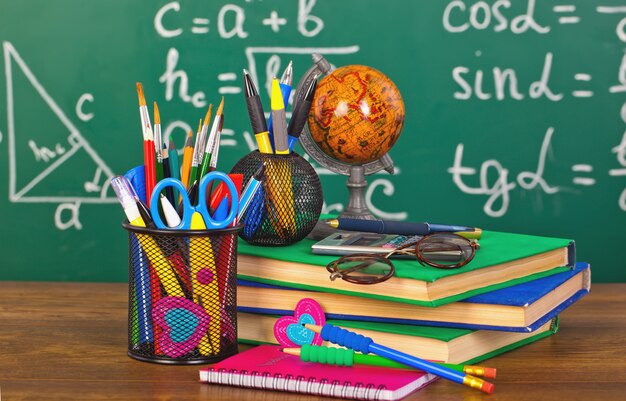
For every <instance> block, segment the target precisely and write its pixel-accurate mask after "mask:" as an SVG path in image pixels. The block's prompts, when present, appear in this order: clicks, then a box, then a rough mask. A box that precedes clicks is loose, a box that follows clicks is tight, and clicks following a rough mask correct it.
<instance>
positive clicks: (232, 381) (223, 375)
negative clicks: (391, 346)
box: [206, 368, 386, 400]
mask: <svg viewBox="0 0 626 401" xmlns="http://www.w3.org/2000/svg"><path fill="white" fill-rule="evenodd" d="M207 377H208V380H206V381H207V382H209V383H222V384H228V385H230V386H238V387H248V388H262V389H265V390H277V391H291V392H298V393H306V394H313V395H317V396H320V397H322V396H335V397H336V396H339V397H341V398H353V399H364V400H378V399H380V397H381V393H382V391H384V390H386V387H385V386H384V385H380V386H378V387H377V386H375V385H374V384H371V383H369V384H365V383H361V382H356V383H354V384H352V383H351V382H350V381H349V380H346V381H343V382H342V381H341V380H338V379H334V380H333V381H332V382H331V381H329V380H328V379H325V378H323V379H320V380H319V381H317V380H316V379H315V378H314V377H308V378H306V377H304V376H302V375H298V376H293V375H291V374H287V375H285V376H284V377H283V375H281V374H280V373H275V374H273V375H272V374H271V373H269V372H260V371H256V370H253V371H246V370H241V371H238V370H236V369H223V368H221V369H215V368H209V369H208V373H207ZM259 378H260V379H261V381H260V383H259V382H258V380H257V379H259Z"/></svg>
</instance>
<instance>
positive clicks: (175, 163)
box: [168, 135, 180, 204]
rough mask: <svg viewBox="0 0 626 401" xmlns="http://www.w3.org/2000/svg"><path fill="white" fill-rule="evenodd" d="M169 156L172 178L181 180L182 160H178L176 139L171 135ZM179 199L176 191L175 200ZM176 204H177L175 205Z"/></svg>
mask: <svg viewBox="0 0 626 401" xmlns="http://www.w3.org/2000/svg"><path fill="white" fill-rule="evenodd" d="M168 154H169V156H170V174H171V177H172V178H175V179H177V180H180V160H179V158H178V150H177V149H176V144H175V143H174V138H172V136H171V135H170V140H169V151H168ZM177 199H178V191H177V190H174V200H177ZM174 204H175V203H174Z"/></svg>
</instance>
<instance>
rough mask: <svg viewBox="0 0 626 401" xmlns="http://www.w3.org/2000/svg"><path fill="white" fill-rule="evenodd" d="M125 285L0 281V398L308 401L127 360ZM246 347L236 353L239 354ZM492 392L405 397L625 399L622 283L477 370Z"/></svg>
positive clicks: (455, 389) (598, 290) (462, 390)
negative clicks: (484, 370)
mask: <svg viewBox="0 0 626 401" xmlns="http://www.w3.org/2000/svg"><path fill="white" fill-rule="evenodd" d="M127 294H128V293H127V286H126V285H125V284H91V283H32V282H0V391H1V393H0V400H2V401H17V400H109V401H114V400H276V401H279V400H290V399H298V400H303V401H305V400H315V399H321V398H319V397H314V396H306V395H299V394H292V393H283V392H273V391H261V390H250V389H241V388H235V387H228V386H218V385H207V384H201V383H199V382H198V369H199V366H165V365H158V364H153V363H146V362H139V361H136V360H134V359H131V358H130V357H128V356H127V355H126V349H127V340H128V338H127V297H128V295H127ZM245 347H246V346H240V349H244V348H245ZM483 364H484V365H486V366H493V367H496V368H497V369H498V378H497V379H495V380H494V383H495V385H496V390H495V393H494V394H492V395H486V394H482V393H480V392H479V391H476V390H472V389H469V388H467V387H465V386H461V385H458V384H454V383H450V382H448V381H446V380H443V379H440V380H438V381H437V382H436V383H434V384H431V385H430V386H428V387H427V388H425V389H424V390H422V391H419V392H417V393H414V394H412V395H411V396H409V397H408V398H406V399H405V400H431V399H432V400H435V399H436V400H460V399H463V400H480V399H489V400H493V401H496V400H516V401H524V400H529V401H530V400H533V401H534V400H560V401H568V400H603V401H608V400H625V399H626V284H594V285H593V286H592V291H591V293H590V294H589V295H587V296H586V297H585V298H583V299H582V300H581V301H579V302H578V303H576V304H575V305H573V306H572V307H571V308H570V309H568V310H566V311H565V312H564V313H563V314H562V315H561V324H560V329H559V332H558V333H557V334H556V335H554V336H551V337H548V338H545V339H542V340H540V341H538V342H536V343H533V344H530V345H527V346H525V347H522V348H520V349H517V350H514V351H511V352H508V353H506V354H504V355H501V356H498V357H496V358H493V359H491V360H489V361H488V362H487V363H483Z"/></svg>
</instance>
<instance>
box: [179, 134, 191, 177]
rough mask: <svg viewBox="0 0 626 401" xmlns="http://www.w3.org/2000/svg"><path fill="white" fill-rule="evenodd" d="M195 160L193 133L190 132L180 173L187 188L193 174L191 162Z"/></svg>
mask: <svg viewBox="0 0 626 401" xmlns="http://www.w3.org/2000/svg"><path fill="white" fill-rule="evenodd" d="M192 159H193V131H191V130H189V133H188V134H187V139H186V140H185V148H184V150H183V164H182V167H181V172H180V181H181V182H182V183H183V185H184V186H185V188H188V187H189V175H190V173H191V160H192Z"/></svg>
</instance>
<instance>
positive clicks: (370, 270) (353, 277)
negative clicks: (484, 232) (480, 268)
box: [326, 233, 480, 284]
mask: <svg viewBox="0 0 626 401" xmlns="http://www.w3.org/2000/svg"><path fill="white" fill-rule="evenodd" d="M479 248H480V247H479V245H478V243H477V242H475V241H470V240H469V239H467V238H465V237H461V236H460V235H457V234H453V233H434V234H430V235H426V236H424V237H421V238H420V239H419V240H418V241H417V242H411V243H406V244H403V245H401V246H400V247H398V248H395V249H394V250H392V251H391V252H389V253H387V254H386V255H383V254H375V253H355V254H352V255H345V256H342V257H340V258H339V259H337V260H335V261H333V262H331V263H329V264H328V265H327V266H326V270H328V272H329V273H330V279H331V280H335V279H337V278H341V279H342V280H345V281H348V282H350V283H355V284H376V283H380V282H383V281H385V280H388V279H389V278H390V277H392V276H393V275H394V272H395V269H394V267H393V263H391V260H389V258H390V257H391V256H394V255H397V256H400V255H402V256H413V257H416V258H417V261H418V262H419V264H421V265H422V266H424V265H428V266H432V267H436V268H438V269H458V268H459V267H463V266H465V265H466V264H468V263H469V262H471V261H472V259H473V258H474V255H475V253H476V249H479Z"/></svg>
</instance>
